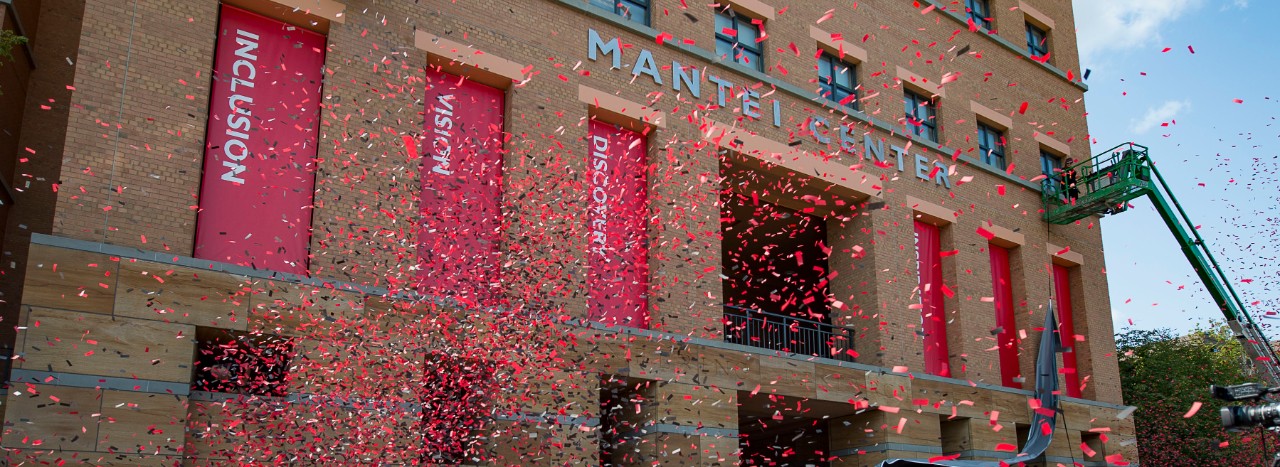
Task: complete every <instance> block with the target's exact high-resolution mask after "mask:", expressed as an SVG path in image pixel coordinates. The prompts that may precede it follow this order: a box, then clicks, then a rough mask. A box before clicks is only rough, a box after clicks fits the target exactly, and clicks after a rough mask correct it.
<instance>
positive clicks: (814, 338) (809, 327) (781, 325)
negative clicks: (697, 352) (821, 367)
mask: <svg viewBox="0 0 1280 467" xmlns="http://www.w3.org/2000/svg"><path fill="white" fill-rule="evenodd" d="M724 341H725V342H728V343H730V344H742V345H749V346H752V347H759V348H762V349H769V350H777V351H780V352H788V353H793V354H798V355H811V356H814V357H822V358H831V359H835V360H842V361H846V362H852V361H854V358H853V356H854V354H853V353H851V352H850V350H852V349H853V331H850V330H849V329H846V328H844V327H841V326H833V325H831V324H828V323H823V322H821V321H815V320H810V319H804V318H796V317H794V316H787V315H779V314H775V313H769V312H765V311H760V310H753V309H750V308H743V307H738V306H733V305H725V306H724Z"/></svg>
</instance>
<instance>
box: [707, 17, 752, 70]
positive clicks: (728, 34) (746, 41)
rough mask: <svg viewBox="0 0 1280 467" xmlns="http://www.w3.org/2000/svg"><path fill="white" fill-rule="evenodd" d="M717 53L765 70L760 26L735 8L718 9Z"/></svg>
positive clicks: (721, 56)
mask: <svg viewBox="0 0 1280 467" xmlns="http://www.w3.org/2000/svg"><path fill="white" fill-rule="evenodd" d="M716 55H717V56H719V57H720V58H728V59H730V60H732V61H734V62H737V63H741V64H743V65H746V66H748V67H750V68H755V69H757V70H760V71H764V60H763V57H764V46H763V42H762V41H760V27H759V26H757V25H756V24H754V23H752V22H751V19H750V18H747V17H744V16H741V15H738V14H737V13H735V12H734V11H733V10H728V11H717V12H716Z"/></svg>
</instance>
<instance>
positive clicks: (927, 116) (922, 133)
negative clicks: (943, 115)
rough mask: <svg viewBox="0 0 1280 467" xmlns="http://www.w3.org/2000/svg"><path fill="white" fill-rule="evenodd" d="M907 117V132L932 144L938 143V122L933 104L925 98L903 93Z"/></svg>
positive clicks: (909, 92)
mask: <svg viewBox="0 0 1280 467" xmlns="http://www.w3.org/2000/svg"><path fill="white" fill-rule="evenodd" d="M902 103H903V107H904V110H905V111H906V117H907V123H906V125H907V132H909V133H911V134H912V135H915V136H917V137H920V138H922V139H926V140H929V141H933V142H935V143H936V142H938V122H937V119H936V117H937V115H936V113H935V111H934V110H935V109H934V103H933V101H932V100H930V99H929V98H927V97H924V96H921V95H919V94H916V93H914V92H911V91H905V92H904V93H903V99H902Z"/></svg>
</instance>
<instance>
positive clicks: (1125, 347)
mask: <svg viewBox="0 0 1280 467" xmlns="http://www.w3.org/2000/svg"><path fill="white" fill-rule="evenodd" d="M1116 347H1117V350H1118V352H1119V353H1120V358H1119V362H1120V375H1121V384H1122V386H1123V388H1124V399H1125V403H1126V404H1128V405H1132V406H1136V407H1137V408H1138V409H1137V411H1136V412H1135V415H1134V416H1135V420H1134V422H1135V426H1136V429H1137V435H1138V454H1139V457H1140V458H1141V462H1142V463H1143V464H1145V465H1200V466H1224V467H1225V466H1233V467H1234V466H1249V465H1264V464H1262V459H1263V453H1262V451H1263V446H1262V442H1263V439H1262V438H1261V437H1260V433H1259V430H1258V429H1257V428H1252V429H1249V430H1245V431H1242V432H1239V433H1231V432H1228V431H1226V430H1224V429H1223V428H1222V424H1221V418H1220V416H1219V413H1218V412H1219V409H1220V408H1222V407H1224V406H1227V405H1231V404H1230V403H1227V402H1223V401H1220V400H1217V399H1214V398H1213V397H1212V396H1211V395H1210V394H1209V385H1210V384H1218V385H1228V384H1238V383H1245V382H1255V381H1258V378H1257V377H1256V376H1255V374H1254V372H1253V369H1252V367H1251V366H1249V361H1248V359H1247V357H1246V356H1245V354H1244V350H1243V349H1242V348H1241V346H1240V343H1239V342H1238V341H1237V340H1236V339H1235V337H1234V336H1233V335H1232V333H1231V331H1230V329H1228V328H1227V327H1226V326H1225V325H1222V324H1219V325H1215V326H1212V327H1211V328H1209V329H1197V330H1195V331H1193V332H1191V333H1190V334H1188V335H1186V336H1176V335H1174V334H1173V332H1172V331H1170V330H1168V329H1159V330H1155V331H1145V330H1126V331H1124V332H1122V333H1120V334H1119V335H1117V336H1116ZM1196 402H1199V403H1201V404H1202V406H1201V407H1200V409H1199V410H1198V411H1197V412H1196V413H1195V414H1194V415H1192V416H1191V417H1184V415H1185V414H1187V413H1188V412H1189V411H1190V410H1191V408H1192V407H1193V405H1194V404H1195V403H1196ZM1266 436H1267V439H1265V443H1266V444H1267V445H1268V446H1270V449H1271V450H1274V449H1275V448H1276V446H1278V444H1277V441H1278V440H1277V438H1276V435H1275V433H1271V432H1267V434H1266Z"/></svg>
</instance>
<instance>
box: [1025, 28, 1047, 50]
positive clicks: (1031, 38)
mask: <svg viewBox="0 0 1280 467" xmlns="http://www.w3.org/2000/svg"><path fill="white" fill-rule="evenodd" d="M1027 53H1029V54H1031V56H1032V57H1043V56H1045V55H1049V33H1048V32H1046V31H1045V30H1043V29H1040V28H1039V27H1037V26H1036V25H1034V24H1031V23H1027Z"/></svg>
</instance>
